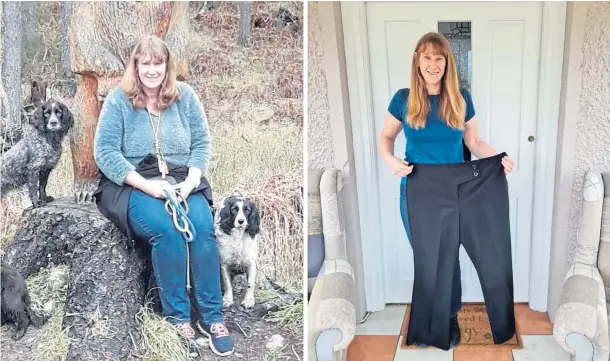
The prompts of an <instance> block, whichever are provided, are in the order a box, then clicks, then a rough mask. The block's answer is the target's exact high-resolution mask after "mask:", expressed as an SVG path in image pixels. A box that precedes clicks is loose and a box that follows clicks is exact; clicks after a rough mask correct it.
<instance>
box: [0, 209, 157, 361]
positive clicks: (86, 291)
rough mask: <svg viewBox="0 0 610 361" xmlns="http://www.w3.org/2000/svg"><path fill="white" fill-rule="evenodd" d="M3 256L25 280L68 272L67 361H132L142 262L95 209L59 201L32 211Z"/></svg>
mask: <svg viewBox="0 0 610 361" xmlns="http://www.w3.org/2000/svg"><path fill="white" fill-rule="evenodd" d="M5 257H6V259H7V261H8V263H9V264H11V265H13V266H15V267H16V268H17V270H18V271H19V272H21V274H22V275H23V276H24V277H26V278H27V277H29V276H31V275H33V274H35V273H37V272H39V271H40V268H42V267H47V266H49V265H50V264H51V263H52V264H54V265H60V264H65V265H68V267H69V268H70V274H69V281H68V282H69V283H68V295H67V299H66V305H65V313H66V316H65V317H64V320H63V324H62V326H63V327H64V328H65V327H69V331H68V338H69V339H70V343H69V349H68V355H67V358H66V361H88V360H91V361H93V360H96V361H97V360H108V359H117V360H135V358H134V355H135V354H137V353H138V351H137V348H138V347H140V346H141V343H140V341H141V334H140V331H139V328H138V325H137V324H136V321H135V318H134V316H135V315H136V313H137V312H138V311H139V309H140V306H141V305H142V304H143V302H144V297H145V290H146V288H147V287H146V286H147V281H148V277H147V276H148V275H147V271H148V269H147V262H146V258H145V256H143V255H142V254H141V253H138V252H134V253H129V252H128V250H127V247H126V243H125V237H124V236H123V234H122V233H120V231H119V230H118V229H117V228H116V227H115V226H114V225H113V224H112V223H111V222H110V221H109V220H107V219H106V218H105V217H104V216H103V215H101V214H100V213H99V212H98V210H97V207H96V206H95V205H93V204H75V203H70V202H66V201H64V200H61V199H58V200H55V201H54V202H51V203H49V204H48V205H47V206H45V207H42V208H35V209H33V210H31V211H30V214H29V215H27V221H26V223H25V225H24V226H22V228H20V229H19V230H18V231H17V233H16V235H15V237H14V238H13V240H12V241H11V242H10V243H9V245H8V246H7V250H6V254H5ZM132 337H133V341H132ZM134 342H135V345H134V344H133V343H134Z"/></svg>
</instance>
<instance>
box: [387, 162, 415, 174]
mask: <svg viewBox="0 0 610 361" xmlns="http://www.w3.org/2000/svg"><path fill="white" fill-rule="evenodd" d="M388 166H389V167H390V170H391V171H392V173H394V175H396V176H399V177H406V176H408V175H409V174H411V172H412V171H413V166H412V165H409V163H408V162H406V161H405V160H403V159H400V158H398V157H391V158H390V159H389V160H388Z"/></svg>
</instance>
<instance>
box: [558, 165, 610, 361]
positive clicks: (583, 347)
mask: <svg viewBox="0 0 610 361" xmlns="http://www.w3.org/2000/svg"><path fill="white" fill-rule="evenodd" d="M608 303H610V173H603V175H602V174H600V173H597V172H591V171H589V172H587V174H586V176H585V182H584V186H583V207H582V215H581V220H580V228H579V232H578V246H577V251H576V255H575V257H574V262H573V264H571V265H570V268H569V270H568V273H567V275H566V278H565V281H564V285H563V290H562V293H561V299H560V303H559V308H558V310H557V316H556V318H555V323H554V326H553V336H554V338H555V340H556V341H557V342H558V343H559V345H561V347H562V348H563V349H564V350H566V351H567V352H569V353H570V355H572V357H571V359H572V360H575V361H608V360H609V358H608V353H609V348H610V346H609V338H610V335H609V332H608V323H609V321H610V315H609V314H608V312H609V309H610V308H609V306H608Z"/></svg>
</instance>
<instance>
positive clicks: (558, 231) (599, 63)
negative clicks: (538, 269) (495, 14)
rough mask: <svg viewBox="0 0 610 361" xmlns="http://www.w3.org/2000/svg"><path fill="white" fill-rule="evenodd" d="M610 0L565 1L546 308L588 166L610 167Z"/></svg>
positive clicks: (572, 241)
mask: <svg viewBox="0 0 610 361" xmlns="http://www.w3.org/2000/svg"><path fill="white" fill-rule="evenodd" d="M609 24H610V3H608V2H606V3H601V2H597V3H595V2H594V3H591V2H586V3H585V2H574V3H569V4H568V12H567V23H566V47H565V51H564V67H563V69H564V71H563V84H562V105H561V109H560V124H559V133H558V145H557V146H558V150H557V168H556V172H555V179H556V183H555V187H556V188H555V208H554V215H553V218H554V219H553V224H554V225H553V240H552V250H551V265H550V275H551V279H550V280H549V281H550V282H549V302H548V311H549V315H550V317H551V319H554V316H555V311H556V309H557V305H558V303H559V297H560V295H561V287H562V285H563V279H564V277H565V274H566V271H567V265H568V262H570V261H571V260H572V259H573V256H574V252H575V249H576V237H577V232H578V225H579V220H580V213H581V206H582V184H583V179H584V175H585V173H586V171H587V170H589V169H591V170H594V171H600V172H603V171H608V170H610V97H609V95H608V94H610V31H608V29H610V25H609Z"/></svg>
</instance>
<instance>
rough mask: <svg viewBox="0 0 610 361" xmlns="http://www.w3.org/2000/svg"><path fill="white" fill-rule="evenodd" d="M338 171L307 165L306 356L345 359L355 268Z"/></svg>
mask: <svg viewBox="0 0 610 361" xmlns="http://www.w3.org/2000/svg"><path fill="white" fill-rule="evenodd" d="M340 175H341V173H340V171H339V170H336V169H329V170H310V171H309V182H308V184H309V185H308V187H309V189H308V194H307V197H308V198H307V199H308V263H309V264H308V279H309V290H308V292H309V305H308V308H307V317H308V330H307V337H308V339H309V359H308V361H345V360H346V358H347V347H348V346H349V344H350V343H351V341H352V340H353V338H354V334H355V332H356V309H355V290H354V288H355V281H354V272H353V270H352V267H351V265H350V263H349V260H348V258H347V253H346V249H345V241H344V232H343V227H342V225H341V221H340V219H341V217H340V214H339V202H338V198H339V197H340V192H339V191H338V187H337V184H341V183H340V182H339V183H338V178H340Z"/></svg>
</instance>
